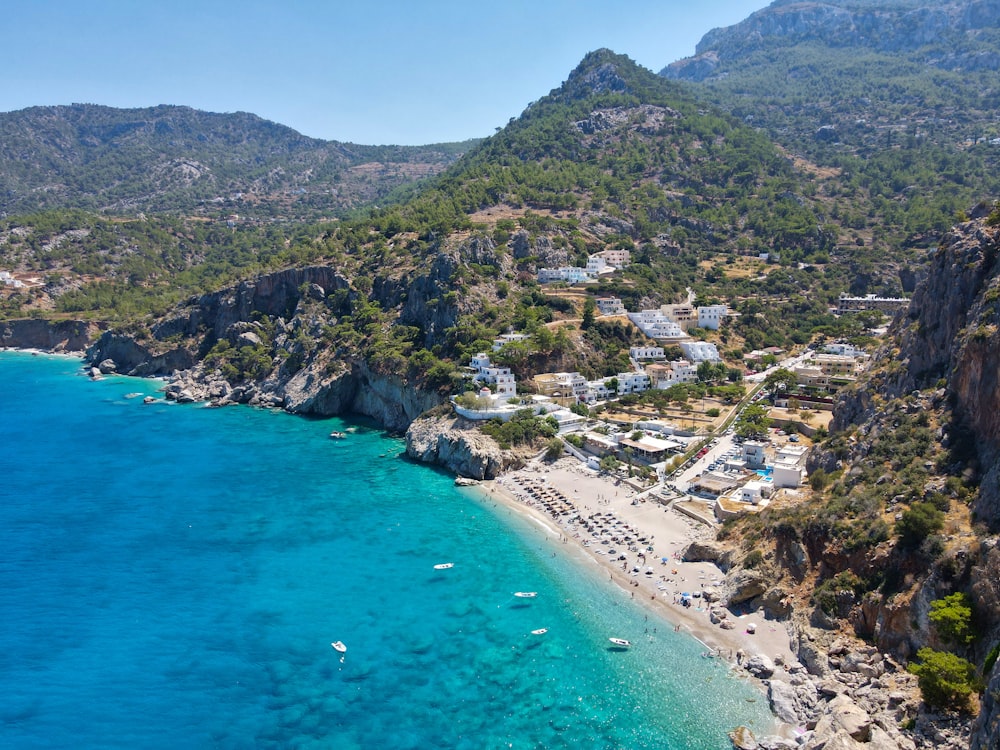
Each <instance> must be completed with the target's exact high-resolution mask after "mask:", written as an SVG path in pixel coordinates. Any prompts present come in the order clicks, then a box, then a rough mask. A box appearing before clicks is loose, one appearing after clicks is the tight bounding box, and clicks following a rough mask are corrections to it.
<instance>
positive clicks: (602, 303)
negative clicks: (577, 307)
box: [595, 297, 625, 315]
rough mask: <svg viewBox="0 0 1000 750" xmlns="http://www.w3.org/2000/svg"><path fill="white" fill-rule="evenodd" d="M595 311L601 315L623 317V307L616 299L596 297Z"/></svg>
mask: <svg viewBox="0 0 1000 750" xmlns="http://www.w3.org/2000/svg"><path fill="white" fill-rule="evenodd" d="M595 301H596V303H597V309H598V310H600V311H601V315H624V314H625V305H623V304H622V301H621V300H620V299H618V298H617V297H598V298H597V299H596V300H595Z"/></svg>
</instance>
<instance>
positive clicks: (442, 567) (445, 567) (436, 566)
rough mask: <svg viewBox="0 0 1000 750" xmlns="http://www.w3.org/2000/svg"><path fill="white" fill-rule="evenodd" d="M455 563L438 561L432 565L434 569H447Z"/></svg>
mask: <svg viewBox="0 0 1000 750" xmlns="http://www.w3.org/2000/svg"><path fill="white" fill-rule="evenodd" d="M454 567H455V563H438V564H437V565H435V566H434V570H448V568H454Z"/></svg>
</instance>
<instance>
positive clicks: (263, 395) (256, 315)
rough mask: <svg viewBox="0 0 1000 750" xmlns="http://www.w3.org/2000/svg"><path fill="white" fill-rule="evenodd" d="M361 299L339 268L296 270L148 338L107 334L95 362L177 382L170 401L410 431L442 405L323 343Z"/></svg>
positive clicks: (193, 303)
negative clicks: (338, 418)
mask: <svg viewBox="0 0 1000 750" xmlns="http://www.w3.org/2000/svg"><path fill="white" fill-rule="evenodd" d="M383 287H384V288H388V287H389V285H388V284H384V285H383ZM403 289H404V290H405V289H406V287H405V286H404V287H403ZM385 293H386V294H392V292H391V291H385ZM358 294H359V292H358V291H357V290H356V289H354V288H353V287H352V286H351V284H350V282H349V281H348V280H347V279H346V278H345V277H344V276H343V275H342V274H341V273H340V272H338V271H337V270H336V269H334V268H331V267H328V266H312V267H307V268H296V269H288V270H285V271H280V272H277V273H273V274H267V275H264V276H260V277H257V278H256V279H253V280H248V281H243V282H241V283H239V284H237V285H235V286H233V287H230V288H228V289H224V290H222V291H219V292H215V293H212V294H205V295H202V296H201V297H196V298H192V299H190V300H188V301H187V302H186V303H185V304H184V305H181V306H180V307H178V308H177V309H176V310H174V311H173V312H172V313H171V314H170V315H168V316H167V317H165V318H164V319H162V320H160V321H158V322H156V323H155V324H154V325H152V326H151V328H150V330H149V331H148V333H143V334H137V333H135V332H128V331H108V332H106V333H104V334H103V335H102V336H101V337H100V338H99V339H98V340H97V341H96V342H95V343H94V345H93V346H91V347H90V348H89V349H88V351H87V357H88V359H89V360H90V361H91V362H92V363H94V364H102V366H103V367H104V369H109V368H111V367H113V368H114V369H115V370H116V371H117V372H120V373H123V374H128V375H142V376H150V375H163V376H170V377H171V378H172V382H171V383H170V384H169V385H168V387H167V397H168V398H172V399H177V400H180V401H195V400H197V401H208V402H210V403H212V404H215V405H225V404H230V403H246V404H253V405H258V406H270V407H280V408H284V409H286V410H288V411H290V412H293V413H297V414H311V415H317V416H332V415H336V414H345V413H355V414H363V415H366V416H370V417H372V418H373V419H375V420H377V421H378V422H379V423H380V424H382V425H384V426H385V427H387V428H389V429H391V430H404V429H406V427H407V426H408V425H409V424H410V422H412V421H413V420H414V419H415V418H416V417H417V416H418V415H420V414H421V413H423V412H425V411H427V410H428V409H431V408H433V407H434V406H436V405H438V404H440V403H441V401H442V396H441V395H440V394H439V393H437V391H435V390H433V389H428V388H422V387H420V386H418V385H416V384H415V383H414V382H413V381H412V380H411V379H410V378H408V377H407V375H406V373H405V372H399V371H398V370H392V369H387V368H385V367H382V368H376V367H373V366H372V364H371V363H370V362H369V361H368V360H367V359H365V358H364V357H363V356H359V355H358V353H357V352H355V351H350V350H348V349H346V348H345V347H343V346H333V345H329V344H325V343H324V331H325V330H327V329H328V328H329V327H330V326H332V325H335V324H336V323H337V322H338V320H339V319H340V317H341V315H342V313H343V311H344V310H345V309H349V308H350V303H351V301H352V299H355V298H356V297H357V296H358ZM413 296H415V297H419V295H413Z"/></svg>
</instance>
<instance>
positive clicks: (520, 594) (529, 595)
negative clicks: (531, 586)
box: [514, 591, 538, 599]
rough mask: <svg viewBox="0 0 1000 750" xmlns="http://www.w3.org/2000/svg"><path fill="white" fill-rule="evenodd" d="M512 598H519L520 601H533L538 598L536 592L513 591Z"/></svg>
mask: <svg viewBox="0 0 1000 750" xmlns="http://www.w3.org/2000/svg"><path fill="white" fill-rule="evenodd" d="M514 596H517V597H520V598H521V599H534V598H535V597H536V596H538V592H537V591H515V592H514Z"/></svg>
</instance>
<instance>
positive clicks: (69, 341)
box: [0, 318, 99, 352]
mask: <svg viewBox="0 0 1000 750" xmlns="http://www.w3.org/2000/svg"><path fill="white" fill-rule="evenodd" d="M98 331H99V327H98V326H97V325H96V324H94V323H87V322H84V321H82V320H63V321H48V320H40V319H39V320H36V319H34V318H27V319H24V320H8V321H3V322H0V347H10V348H12V349H45V350H47V351H52V352H82V351H84V350H85V349H86V348H87V347H88V346H89V345H90V342H91V341H92V339H93V337H94V336H95V335H97V332H98Z"/></svg>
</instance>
